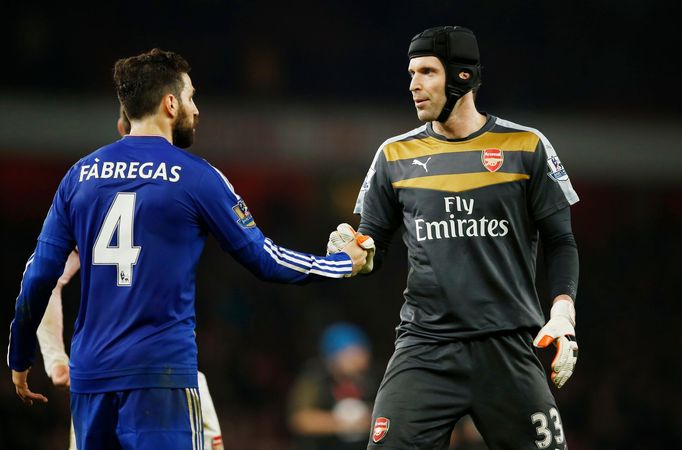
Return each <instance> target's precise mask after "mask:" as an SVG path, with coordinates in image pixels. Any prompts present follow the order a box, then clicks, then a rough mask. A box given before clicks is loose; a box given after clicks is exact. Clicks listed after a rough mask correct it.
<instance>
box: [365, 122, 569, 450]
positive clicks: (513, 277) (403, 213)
mask: <svg viewBox="0 0 682 450" xmlns="http://www.w3.org/2000/svg"><path fill="white" fill-rule="evenodd" d="M577 201H578V196H577V195H576V193H575V191H574V190H573V187H572V186H571V182H570V181H569V178H568V175H567V173H566V171H565V169H564V167H563V166H562V164H561V162H560V160H559V158H558V156H557V154H556V152H555V151H554V148H553V147H552V145H551V144H550V142H549V141H548V140H547V139H546V138H545V137H544V136H543V135H542V134H541V133H540V132H539V131H537V130H535V129H532V128H528V127H524V126H521V125H517V124H514V123H512V122H508V121H506V120H502V119H500V118H497V117H494V116H490V115H488V119H487V121H486V123H485V125H484V126H483V127H482V128H481V129H480V130H479V131H477V132H476V133H474V134H472V135H470V136H468V137H466V138H464V139H446V138H445V137H443V136H440V135H438V134H436V133H435V132H434V131H433V128H432V127H431V124H427V125H424V126H422V127H420V128H417V129H415V130H412V131H410V132H408V133H406V134H403V135H401V136H397V137H395V138H392V139H389V140H387V141H386V142H385V143H384V144H383V145H382V146H381V147H380V148H379V150H378V151H377V153H376V156H375V157H374V160H373V162H372V166H371V168H370V170H369V172H368V174H367V177H366V179H365V182H364V184H363V186H362V190H361V192H360V195H359V197H358V201H357V204H356V206H355V213H356V214H360V215H361V222H360V227H359V231H360V232H362V233H365V234H369V235H371V236H372V235H373V237H375V240H376V241H377V248H378V249H380V248H381V247H380V245H379V244H380V243H381V242H382V241H384V242H385V241H386V239H378V240H377V238H378V237H382V238H386V237H387V236H390V235H391V234H392V233H393V232H394V231H395V230H397V229H398V228H401V227H402V231H403V241H404V243H405V245H406V246H407V250H408V263H409V273H408V278H407V288H406V289H405V292H404V296H405V302H404V304H403V307H402V309H401V311H400V324H399V325H398V327H397V332H398V333H397V334H398V337H397V340H396V350H395V353H394V354H393V357H392V358H391V360H390V362H389V363H388V367H387V368H386V372H385V374H384V378H383V381H382V383H381V386H380V388H379V391H378V394H377V398H376V400H375V407H374V411H373V428H372V434H371V436H370V440H369V446H370V447H372V448H374V447H376V448H382V449H386V450H408V449H410V450H413V449H428V450H434V449H438V450H440V449H446V448H448V442H449V435H450V432H451V431H452V428H453V426H454V424H455V423H456V422H457V420H459V418H461V417H463V416H464V415H466V414H470V415H471V416H472V418H473V420H474V422H475V423H476V426H477V427H478V429H479V431H480V432H481V434H482V435H483V437H484V439H485V441H486V444H487V445H488V447H489V448H490V449H491V450H507V449H514V450H530V449H545V448H547V449H552V450H566V448H567V447H566V441H565V438H564V434H563V427H562V424H561V418H560V416H559V412H558V409H557V407H556V402H555V399H554V396H553V395H552V393H551V391H550V389H549V386H548V384H547V378H546V374H545V372H544V369H543V367H542V364H541V363H540V361H539V360H538V358H537V356H536V354H535V351H534V348H533V345H532V341H533V335H534V334H535V333H536V332H537V331H538V330H539V329H540V328H541V327H542V325H543V324H544V323H545V319H544V315H543V312H542V308H541V305H540V302H539V299H538V295H537V292H536V288H535V272H536V254H537V248H538V242H539V239H540V238H539V235H540V233H539V230H538V225H539V224H541V225H542V224H544V223H546V221H547V220H550V219H553V218H554V217H555V216H557V215H562V217H564V216H563V214H565V217H568V218H569V221H570V216H568V213H567V207H568V206H570V205H572V204H574V203H575V202H577ZM543 229H545V228H543ZM569 234H570V235H571V239H572V234H571V233H570V231H569ZM379 235H382V236H379ZM543 243H545V241H544V240H543ZM569 253H570V255H571V256H570V257H569V258H568V260H570V261H576V264H577V254H576V253H575V249H572V251H570V252H569ZM571 266H572V264H569V265H567V267H571ZM575 271H576V273H577V267H575ZM555 272H556V271H555ZM559 272H561V271H559ZM567 272H571V270H568V271H567ZM566 278H568V282H567V283H566V286H567V288H566V289H565V290H564V288H563V286H562V287H560V288H559V290H558V292H559V293H566V294H569V295H571V296H572V297H573V298H574V296H575V292H574V290H575V289H576V287H575V285H576V283H577V280H574V279H572V276H569V277H566ZM554 284H557V283H554Z"/></svg>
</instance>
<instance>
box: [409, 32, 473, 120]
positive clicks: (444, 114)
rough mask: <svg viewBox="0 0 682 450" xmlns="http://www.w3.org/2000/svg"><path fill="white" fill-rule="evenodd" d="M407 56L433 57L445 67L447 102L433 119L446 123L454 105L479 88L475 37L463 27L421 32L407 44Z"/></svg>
mask: <svg viewBox="0 0 682 450" xmlns="http://www.w3.org/2000/svg"><path fill="white" fill-rule="evenodd" d="M407 56H408V57H409V58H410V59H412V58H416V57H418V56H436V57H437V58H438V59H440V61H441V62H442V63H443V67H445V76H446V82H445V94H446V96H447V101H446V102H445V106H444V107H443V110H442V111H441V113H440V114H439V115H438V118H437V119H436V120H437V121H439V122H445V121H446V120H448V117H449V116H450V113H451V112H452V109H453V108H454V107H455V103H457V100H459V99H460V98H461V97H462V96H463V95H464V94H466V93H467V92H469V91H471V90H473V89H478V87H479V86H480V85H481V64H480V55H479V53H478V43H477V42H476V36H474V33H473V32H472V31H471V30H469V29H468V28H464V27H452V26H446V27H435V28H429V29H428V30H425V31H423V32H421V33H419V34H418V35H416V36H415V37H413V38H412V42H410V48H409V49H408V51H407Z"/></svg>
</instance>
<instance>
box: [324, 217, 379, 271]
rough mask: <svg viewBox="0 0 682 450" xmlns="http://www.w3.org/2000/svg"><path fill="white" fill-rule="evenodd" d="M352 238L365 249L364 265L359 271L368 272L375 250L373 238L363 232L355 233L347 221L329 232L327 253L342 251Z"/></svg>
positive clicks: (372, 262)
mask: <svg viewBox="0 0 682 450" xmlns="http://www.w3.org/2000/svg"><path fill="white" fill-rule="evenodd" d="M353 240H355V241H356V242H357V244H358V245H359V246H360V247H362V248H363V249H365V250H366V251H367V256H366V262H365V265H364V266H363V267H362V268H361V269H360V271H359V273H370V272H371V271H372V269H373V268H374V253H375V252H376V247H375V245H374V239H372V238H371V237H369V236H365V235H364V234H361V233H357V232H356V231H355V230H354V229H353V227H351V226H350V225H348V224H347V223H342V224H339V225H338V226H337V227H336V230H335V231H332V232H331V233H330V234H329V241H328V242H327V255H331V254H333V253H338V252H340V251H342V249H343V247H344V246H345V245H347V244H348V243H349V242H351V241H353Z"/></svg>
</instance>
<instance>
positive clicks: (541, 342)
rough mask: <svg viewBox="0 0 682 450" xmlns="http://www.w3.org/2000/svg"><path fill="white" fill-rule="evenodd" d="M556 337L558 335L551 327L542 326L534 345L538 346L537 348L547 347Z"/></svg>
mask: <svg viewBox="0 0 682 450" xmlns="http://www.w3.org/2000/svg"><path fill="white" fill-rule="evenodd" d="M555 339H556V336H555V335H554V333H552V332H551V330H550V329H549V327H548V326H547V325H545V326H544V327H542V329H541V330H540V332H539V333H538V335H537V336H535V340H533V345H534V346H536V347H537V348H545V347H548V346H549V344H551V343H552V342H554V340H555Z"/></svg>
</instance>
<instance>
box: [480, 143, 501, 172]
mask: <svg viewBox="0 0 682 450" xmlns="http://www.w3.org/2000/svg"><path fill="white" fill-rule="evenodd" d="M481 162H482V163H483V167H485V168H486V169H488V170H489V171H490V172H497V171H498V169H499V168H500V167H502V163H504V153H503V152H502V150H500V149H499V148H486V149H485V150H483V152H481Z"/></svg>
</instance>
